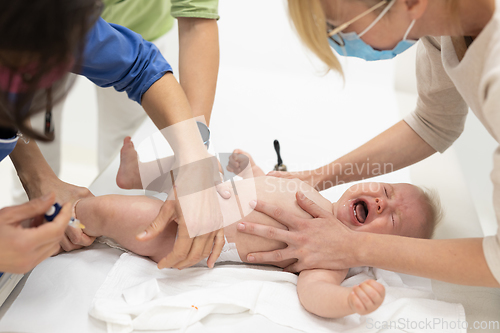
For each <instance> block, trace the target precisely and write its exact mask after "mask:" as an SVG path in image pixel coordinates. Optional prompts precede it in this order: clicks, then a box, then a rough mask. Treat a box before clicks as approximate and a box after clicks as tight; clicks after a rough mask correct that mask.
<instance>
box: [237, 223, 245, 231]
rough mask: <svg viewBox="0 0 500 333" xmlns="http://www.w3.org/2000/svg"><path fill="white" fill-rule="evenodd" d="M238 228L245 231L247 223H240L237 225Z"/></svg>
mask: <svg viewBox="0 0 500 333" xmlns="http://www.w3.org/2000/svg"><path fill="white" fill-rule="evenodd" d="M236 228H237V229H238V230H240V231H243V230H245V224H244V223H238V226H237V227H236Z"/></svg>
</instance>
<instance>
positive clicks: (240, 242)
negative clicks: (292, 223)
mask: <svg viewBox="0 0 500 333" xmlns="http://www.w3.org/2000/svg"><path fill="white" fill-rule="evenodd" d="M235 187H236V191H237V193H238V196H237V198H238V199H239V201H240V204H241V209H239V208H238V209H239V211H240V215H239V216H241V212H243V215H246V216H244V217H243V218H242V219H240V220H239V221H246V222H254V223H259V224H264V225H269V226H273V227H277V228H280V229H287V227H286V226H285V225H283V224H281V223H279V222H278V221H276V220H275V219H273V218H271V217H269V216H268V215H266V214H263V213H260V212H257V211H253V210H251V208H250V206H249V201H250V200H252V199H254V198H255V197H256V198H257V199H258V200H259V201H262V202H265V203H267V204H269V205H273V206H276V207H279V208H281V209H282V210H283V211H284V212H286V213H288V214H293V215H295V216H299V217H303V218H309V219H312V217H311V215H309V214H308V213H306V212H305V211H304V210H303V209H302V208H300V206H299V205H298V203H297V200H296V199H295V194H296V193H297V191H301V192H303V193H304V194H305V195H306V196H307V197H308V198H309V199H311V200H313V201H314V202H316V204H318V205H319V206H320V207H321V208H323V209H325V210H328V211H329V212H331V211H332V204H331V202H330V201H328V200H327V199H325V198H323V196H321V194H319V193H318V191H316V190H315V189H314V188H312V187H311V186H309V185H307V184H306V183H304V182H303V181H300V180H298V179H283V178H276V177H267V176H264V177H257V178H252V179H244V180H241V181H237V182H235ZM229 205H231V208H230V209H232V210H233V211H234V209H235V208H234V203H231V202H230V201H221V209H222V210H223V211H224V210H226V209H228V208H229V207H228V206H229ZM234 220H236V219H234ZM239 221H238V222H239ZM236 226H237V223H233V224H231V225H229V226H226V227H225V228H224V234H225V235H226V238H227V240H228V242H229V243H235V244H236V247H237V249H238V254H239V255H240V258H241V259H242V261H245V262H246V256H247V254H248V253H250V252H261V251H272V250H277V249H282V248H285V247H286V244H285V243H282V242H279V241H276V240H270V239H266V238H262V237H258V236H254V235H249V234H244V233H241V232H238V231H237V230H236ZM293 261H294V260H292V261H287V262H281V263H278V264H276V263H273V265H276V266H281V267H285V266H288V265H289V264H290V263H292V262H293Z"/></svg>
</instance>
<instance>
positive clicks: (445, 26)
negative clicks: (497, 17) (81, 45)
mask: <svg viewBox="0 0 500 333" xmlns="http://www.w3.org/2000/svg"><path fill="white" fill-rule="evenodd" d="M456 1H457V4H458V6H459V9H458V10H457V12H456V13H450V9H449V5H448V4H446V3H445V1H436V0H431V1H429V2H428V5H427V9H426V10H425V13H424V14H423V15H422V17H421V18H420V19H419V20H417V24H416V25H415V28H414V33H415V34H416V35H417V36H418V37H417V38H420V37H424V36H435V37H439V36H472V37H476V36H477V35H479V34H480V33H481V31H482V30H483V29H484V27H485V26H486V25H487V24H488V22H489V21H490V20H491V18H492V16H493V13H494V12H495V0H456ZM454 15H456V16H457V17H454Z"/></svg>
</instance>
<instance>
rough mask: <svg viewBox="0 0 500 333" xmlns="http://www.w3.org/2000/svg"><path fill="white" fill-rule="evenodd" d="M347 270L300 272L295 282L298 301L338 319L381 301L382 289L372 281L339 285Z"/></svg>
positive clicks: (367, 309) (364, 311)
mask: <svg viewBox="0 0 500 333" xmlns="http://www.w3.org/2000/svg"><path fill="white" fill-rule="evenodd" d="M347 272H348V271H347V270H341V271H331V270H325V269H313V270H306V271H302V272H301V273H300V275H299V280H298V282H297V293H298V295H299V299H300V302H301V303H302V305H303V306H304V308H306V310H307V311H309V312H311V313H313V314H315V315H318V316H321V317H325V318H340V317H344V316H348V315H351V314H353V313H359V314H361V315H365V314H368V313H371V312H373V311H375V310H376V309H377V308H378V307H379V306H380V305H381V304H382V302H383V301H384V297H385V288H384V286H383V285H381V284H380V283H378V282H376V281H374V280H367V281H365V282H363V283H361V284H360V285H359V286H354V287H353V288H347V287H342V286H340V284H341V283H342V281H343V280H344V279H345V277H346V275H347Z"/></svg>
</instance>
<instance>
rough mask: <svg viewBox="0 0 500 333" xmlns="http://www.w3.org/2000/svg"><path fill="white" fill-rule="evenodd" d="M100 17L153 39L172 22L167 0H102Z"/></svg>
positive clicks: (166, 30) (167, 28) (165, 30)
mask: <svg viewBox="0 0 500 333" xmlns="http://www.w3.org/2000/svg"><path fill="white" fill-rule="evenodd" d="M104 6H105V7H104V11H103V13H102V18H103V19H104V20H106V21H107V22H109V23H115V24H119V25H122V26H124V27H127V28H129V29H130V30H133V31H135V32H137V33H138V34H141V35H142V37H143V38H144V39H146V40H149V41H153V40H155V39H156V38H158V37H160V36H163V35H164V34H165V33H167V32H168V31H169V30H170V29H171V28H172V26H173V24H174V19H173V17H172V16H171V15H170V1H168V0H104Z"/></svg>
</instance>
